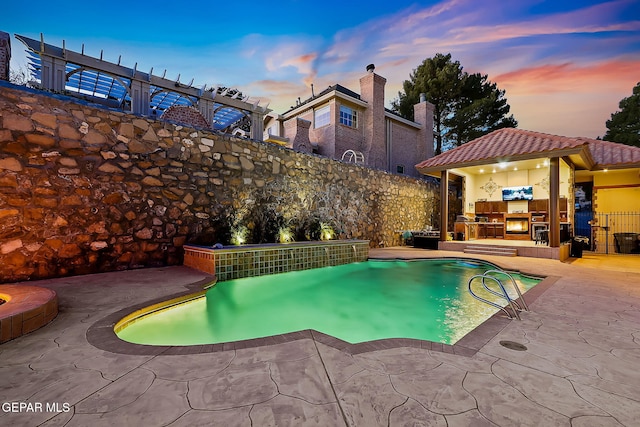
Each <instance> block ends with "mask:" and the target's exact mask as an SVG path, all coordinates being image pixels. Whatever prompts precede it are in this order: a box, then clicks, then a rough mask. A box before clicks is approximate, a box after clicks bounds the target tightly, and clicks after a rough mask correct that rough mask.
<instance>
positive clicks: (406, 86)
mask: <svg viewBox="0 0 640 427" xmlns="http://www.w3.org/2000/svg"><path fill="white" fill-rule="evenodd" d="M402 87H403V92H399V93H398V98H397V99H396V100H394V101H393V102H392V107H393V109H394V110H395V111H396V112H397V113H398V114H400V115H401V116H403V117H405V118H407V119H409V120H413V105H414V104H416V103H418V101H419V98H420V94H421V93H424V94H426V96H427V100H428V101H429V102H430V103H432V104H433V105H434V107H435V108H434V128H435V129H434V132H435V139H436V147H435V153H436V154H440V153H441V152H442V149H443V147H444V148H452V147H455V146H459V145H462V144H464V143H465V142H469V141H471V140H472V139H475V138H477V137H479V136H482V135H484V134H486V133H489V132H491V131H493V130H496V129H500V128H503V127H516V126H517V125H518V122H517V121H516V120H515V119H514V118H513V115H511V116H509V117H506V115H507V114H508V113H509V110H510V108H511V107H510V106H509V104H507V100H506V98H504V94H505V92H504V90H499V89H498V87H497V85H496V84H495V83H491V82H490V81H489V80H488V76H487V75H486V74H485V75H481V74H471V75H469V74H467V73H466V72H465V71H463V67H462V66H461V65H460V62H459V61H452V60H451V54H450V53H449V54H446V55H443V54H441V53H438V54H436V55H435V56H434V57H433V58H427V59H425V60H424V61H423V62H422V64H420V65H419V66H418V67H417V68H416V69H415V70H413V72H412V73H411V74H410V76H409V80H405V81H404V82H403V85H402Z"/></svg>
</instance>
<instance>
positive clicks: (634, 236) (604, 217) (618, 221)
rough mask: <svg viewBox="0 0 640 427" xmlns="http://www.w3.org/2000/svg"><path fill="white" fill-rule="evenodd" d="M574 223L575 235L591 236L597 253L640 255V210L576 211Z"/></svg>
mask: <svg viewBox="0 0 640 427" xmlns="http://www.w3.org/2000/svg"><path fill="white" fill-rule="evenodd" d="M574 224H575V227H574V234H575V236H585V237H589V246H590V250H592V251H594V252H595V253H599V254H616V253H618V254H636V255H640V213H639V212H609V213H596V212H576V214H575V222H574Z"/></svg>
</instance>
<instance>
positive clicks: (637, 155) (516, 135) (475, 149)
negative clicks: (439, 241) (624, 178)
mask: <svg viewBox="0 0 640 427" xmlns="http://www.w3.org/2000/svg"><path fill="white" fill-rule="evenodd" d="M581 152H583V153H584V154H585V155H586V157H589V156H590V157H591V160H592V162H593V163H595V165H597V166H607V167H609V166H616V167H621V166H623V165H629V166H630V167H637V166H640V148H639V147H632V146H628V145H624V144H618V143H614V142H608V141H600V140H596V139H590V138H582V137H567V136H558V135H551V134H546V133H540V132H533V131H528V130H523V129H514V128H505V129H498V130H496V131H493V132H491V133H489V134H487V135H484V136H481V137H480V138H476V139H474V140H473V141H470V142H468V143H466V144H464V145H462V146H460V147H457V148H454V149H453V150H449V151H445V152H444V153H442V154H440V155H438V156H435V157H432V158H430V159H427V160H425V161H423V162H421V163H419V164H417V165H416V168H418V169H423V170H426V169H431V170H443V169H450V168H453V167H464V166H470V165H472V164H486V163H492V162H500V161H506V160H517V159H524V158H534V157H547V156H550V155H551V154H552V153H554V154H555V155H567V154H579V153H581Z"/></svg>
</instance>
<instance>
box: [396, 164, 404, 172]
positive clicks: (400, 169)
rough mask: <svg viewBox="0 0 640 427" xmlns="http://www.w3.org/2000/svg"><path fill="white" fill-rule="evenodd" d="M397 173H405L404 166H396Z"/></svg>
mask: <svg viewBox="0 0 640 427" xmlns="http://www.w3.org/2000/svg"><path fill="white" fill-rule="evenodd" d="M396 172H397V173H399V174H403V173H404V165H396Z"/></svg>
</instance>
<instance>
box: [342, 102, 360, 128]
mask: <svg viewBox="0 0 640 427" xmlns="http://www.w3.org/2000/svg"><path fill="white" fill-rule="evenodd" d="M356 113H357V112H356V110H354V109H353V108H349V107H345V106H344V105H341V106H340V123H341V124H343V125H346V126H349V127H352V128H357V127H358V116H357V114H356Z"/></svg>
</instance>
